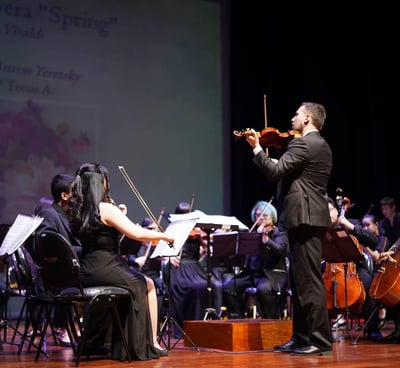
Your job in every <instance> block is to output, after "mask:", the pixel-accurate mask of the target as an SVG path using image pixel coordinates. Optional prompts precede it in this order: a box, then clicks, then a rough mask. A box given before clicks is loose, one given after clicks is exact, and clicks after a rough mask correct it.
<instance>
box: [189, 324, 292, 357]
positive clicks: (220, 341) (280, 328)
mask: <svg viewBox="0 0 400 368" xmlns="http://www.w3.org/2000/svg"><path fill="white" fill-rule="evenodd" d="M183 329H184V331H185V333H186V334H187V336H188V337H189V338H190V339H191V340H192V341H193V342H194V344H195V345H196V346H197V347H199V348H210V349H218V350H225V351H231V352H241V351H252V350H272V349H273V347H274V346H275V345H279V344H282V343H284V342H286V341H287V340H289V339H290V337H291V336H292V321H286V320H277V319H227V320H206V321H184V322H183ZM184 346H187V347H190V346H192V344H191V342H190V341H189V339H187V338H186V337H184Z"/></svg>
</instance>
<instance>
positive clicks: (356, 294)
mask: <svg viewBox="0 0 400 368" xmlns="http://www.w3.org/2000/svg"><path fill="white" fill-rule="evenodd" d="M340 204H341V208H340V216H344V215H345V213H346V211H347V210H348V208H350V200H349V199H348V198H347V197H345V198H343V199H342V198H340ZM349 236H350V238H351V240H352V241H353V243H354V244H355V245H356V247H357V249H358V251H359V252H360V253H362V251H363V249H362V246H361V245H360V244H359V242H358V240H357V238H356V237H355V236H354V235H349ZM323 281H324V287H325V293H326V303H327V307H328V310H329V312H331V313H345V312H347V311H349V312H351V313H360V312H361V307H362V306H363V304H364V302H365V298H366V292H365V288H364V285H363V283H362V281H361V279H360V278H359V276H358V274H357V267H356V264H355V263H354V262H345V263H332V262H326V266H325V271H324V274H323ZM346 309H347V310H346Z"/></svg>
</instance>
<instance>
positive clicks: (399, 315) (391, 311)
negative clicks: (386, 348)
mask: <svg viewBox="0 0 400 368" xmlns="http://www.w3.org/2000/svg"><path fill="white" fill-rule="evenodd" d="M397 243H398V242H396V243H395V244H393V245H392V246H391V247H390V248H389V249H387V250H386V251H384V252H382V253H380V254H379V260H378V263H379V268H380V267H388V264H387V263H396V262H397V260H396V259H398V252H399V251H400V247H399V245H398V244H397ZM393 257H396V259H395V258H393ZM379 268H378V270H379ZM398 275H399V271H398V270H397V273H394V274H393V275H392V277H391V282H392V281H394V277H397V279H396V282H395V283H394V285H393V288H394V287H397V285H396V284H397V282H398ZM386 309H387V318H388V319H392V320H393V323H394V329H393V331H392V332H391V333H390V334H389V335H387V336H385V337H384V338H383V339H382V340H381V342H382V343H392V344H400V303H399V302H398V303H396V304H394V305H392V306H390V307H387V308H386Z"/></svg>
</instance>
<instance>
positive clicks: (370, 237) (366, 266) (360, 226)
mask: <svg viewBox="0 0 400 368" xmlns="http://www.w3.org/2000/svg"><path fill="white" fill-rule="evenodd" d="M368 216H369V217H368ZM371 216H372V215H369V214H367V215H365V216H364V217H363V220H362V223H360V221H359V220H357V219H347V218H346V217H345V215H343V214H341V216H339V217H338V221H337V224H338V226H341V227H343V228H344V229H345V230H346V231H347V232H348V233H349V234H350V235H353V236H355V238H356V239H357V240H358V242H359V244H360V245H361V246H362V253H363V254H362V255H363V260H362V261H360V262H358V263H357V265H356V267H357V274H358V276H359V278H360V279H361V281H362V283H363V286H364V289H365V292H366V298H365V302H364V304H363V306H362V315H363V317H364V319H365V320H367V319H368V317H369V316H370V315H371V313H372V312H373V311H374V309H375V301H374V300H373V299H372V298H371V297H370V296H369V289H370V286H371V282H372V280H373V271H374V270H373V261H372V260H373V257H374V256H373V254H376V253H375V251H377V252H379V251H380V250H379V247H380V246H382V244H381V243H380V239H379V237H378V234H377V233H376V230H377V229H376V228H375V227H374V226H372V225H373V224H371ZM381 241H382V240H381ZM366 331H367V337H368V339H369V340H371V341H380V340H382V334H381V333H380V331H379V317H378V313H374V315H373V316H372V317H371V319H370V322H369V325H368V326H367V329H366Z"/></svg>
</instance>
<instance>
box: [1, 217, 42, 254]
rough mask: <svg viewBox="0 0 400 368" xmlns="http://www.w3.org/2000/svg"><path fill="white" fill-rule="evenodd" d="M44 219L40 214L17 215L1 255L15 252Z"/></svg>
mask: <svg viewBox="0 0 400 368" xmlns="http://www.w3.org/2000/svg"><path fill="white" fill-rule="evenodd" d="M42 221H43V218H42V217H39V216H28V215H21V214H19V215H17V218H16V219H15V221H14V223H13V224H12V225H11V227H10V229H9V230H8V232H7V234H6V236H5V238H4V240H3V242H2V244H1V247H0V256H2V255H4V254H8V255H11V254H13V253H14V252H15V251H16V250H17V249H18V248H19V247H20V246H21V245H22V244H23V243H24V241H25V240H26V239H28V237H29V235H31V234H32V233H33V232H34V231H35V230H36V229H37V228H38V226H39V225H40V223H41V222H42Z"/></svg>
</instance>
